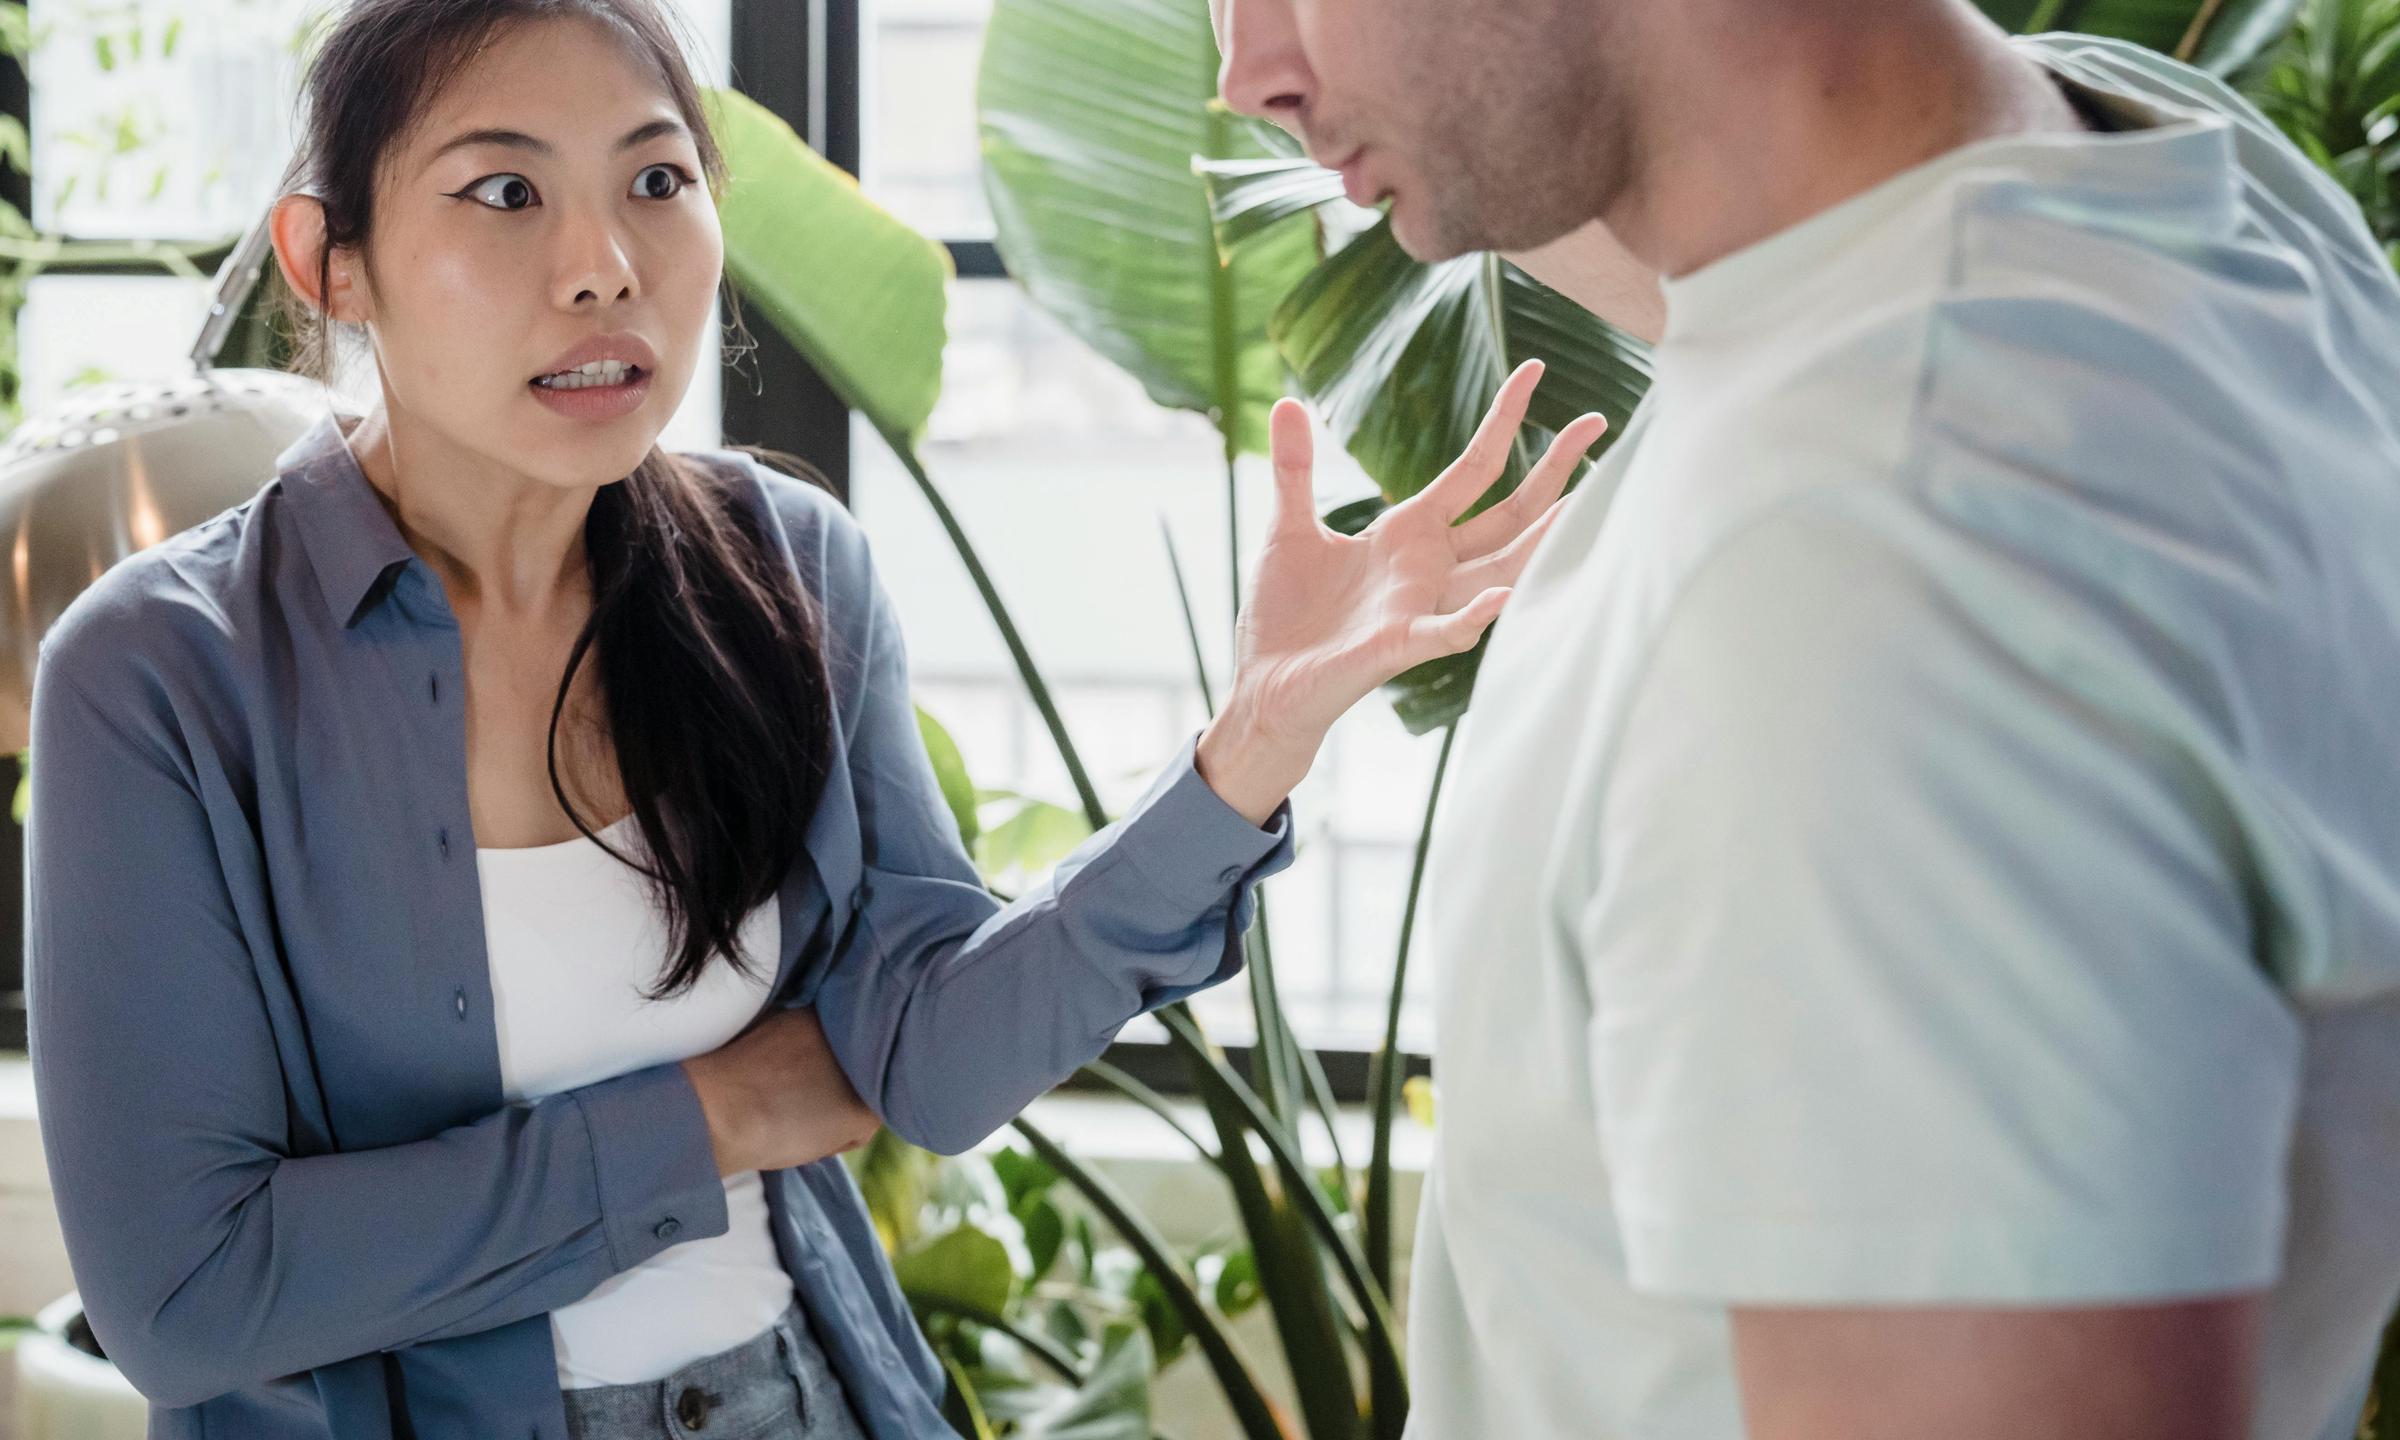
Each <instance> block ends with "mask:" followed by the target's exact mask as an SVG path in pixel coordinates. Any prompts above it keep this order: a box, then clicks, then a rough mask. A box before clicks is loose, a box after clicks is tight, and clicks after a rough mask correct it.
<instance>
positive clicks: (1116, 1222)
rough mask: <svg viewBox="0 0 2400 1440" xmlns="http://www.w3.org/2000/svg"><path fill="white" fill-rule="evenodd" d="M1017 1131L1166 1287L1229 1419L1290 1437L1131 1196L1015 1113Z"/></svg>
mask: <svg viewBox="0 0 2400 1440" xmlns="http://www.w3.org/2000/svg"><path fill="white" fill-rule="evenodd" d="M1015 1123H1016V1128H1017V1133H1018V1134H1020V1135H1022V1136H1024V1137H1025V1140H1026V1143H1027V1144H1029V1145H1031V1146H1032V1147H1033V1152H1034V1153H1035V1154H1036V1155H1039V1156H1040V1157H1041V1158H1042V1160H1043V1162H1044V1163H1045V1164H1047V1165H1049V1167H1050V1168H1051V1169H1053V1170H1056V1171H1057V1172H1058V1173H1059V1175H1060V1176H1061V1177H1062V1178H1064V1179H1065V1180H1066V1181H1067V1183H1069V1184H1071V1185H1073V1186H1074V1187H1075V1188H1076V1189H1077V1190H1078V1191H1080V1192H1081V1193H1082V1195H1083V1198H1084V1199H1086V1200H1088V1201H1090V1202H1091V1205H1092V1208H1093V1209H1095V1210H1097V1211H1099V1212H1100V1215H1101V1218H1102V1219H1105V1220H1106V1221H1108V1223H1109V1224H1110V1225H1112V1226H1114V1227H1115V1229H1116V1232H1117V1233H1118V1234H1119V1235H1120V1236H1123V1237H1124V1240H1125V1243H1126V1244H1127V1245H1130V1246H1132V1247H1133V1250H1134V1253H1135V1254H1137V1255H1139V1256H1141V1257H1142V1263H1143V1264H1144V1265H1147V1266H1149V1267H1150V1273H1151V1275H1152V1276H1153V1277H1155V1278H1156V1279H1157V1281H1158V1285H1159V1288H1160V1289H1161V1290H1163V1291H1165V1292H1166V1296H1167V1302H1168V1303H1169V1304H1171V1305H1173V1306H1174V1307H1175V1311H1176V1313H1177V1314H1178V1315H1180V1316H1181V1317H1182V1318H1183V1325H1184V1329H1185V1330H1187V1331H1189V1332H1190V1333H1191V1336H1192V1339H1193V1341H1194V1342H1195V1343H1197V1344H1198V1345H1199V1347H1200V1353H1201V1354H1203V1355H1205V1356H1206V1357H1208V1364H1209V1368H1210V1369H1211V1370H1212V1371H1214V1372H1215V1374H1216V1377H1217V1383H1218V1384H1219V1385H1220V1386H1222V1387H1223V1388H1224V1391H1225V1401H1226V1404H1227V1405H1228V1406H1230V1407H1231V1408H1232V1410H1233V1416H1234V1420H1235V1421H1236V1422H1237V1423H1238V1424H1239V1425H1240V1426H1241V1427H1242V1433H1243V1435H1245V1436H1247V1437H1248V1440H1291V1437H1290V1432H1289V1430H1288V1429H1287V1428H1286V1427H1285V1425H1284V1423H1283V1420H1282V1418H1281V1417H1280V1416H1278V1415H1277V1414H1276V1411H1275V1407H1274V1405H1273V1404H1272V1403H1271V1402H1270V1401H1268V1399H1267V1395H1266V1391H1265V1389H1264V1388H1263V1387H1261V1386H1260V1384H1259V1381H1258V1376H1257V1374H1256V1373H1255V1372H1254V1371H1252V1370H1251V1368H1250V1363H1249V1362H1248V1361H1247V1360H1245V1359H1243V1358H1242V1354H1241V1352H1240V1351H1239V1350H1237V1349H1235V1348H1234V1343H1233V1337H1232V1336H1231V1335H1229V1334H1227V1333H1226V1331H1225V1327H1224V1326H1223V1325H1222V1324H1221V1323H1220V1322H1219V1321H1218V1319H1217V1317H1216V1316H1215V1315H1214V1314H1212V1313H1211V1312H1210V1311H1209V1309H1208V1307H1207V1306H1205V1305H1203V1304H1202V1303H1201V1301H1200V1291H1199V1288H1198V1285H1197V1282H1195V1281H1194V1280H1193V1279H1192V1277H1191V1274H1190V1272H1188V1271H1186V1270H1185V1269H1184V1267H1183V1264H1182V1262H1180V1261H1178V1260H1177V1259H1176V1258H1175V1256H1174V1254H1173V1253H1172V1252H1171V1251H1169V1250H1168V1248H1167V1242H1166V1241H1165V1240H1164V1239H1163V1238H1162V1237H1161V1236H1160V1235H1159V1233H1158V1232H1157V1231H1156V1230H1154V1229H1152V1228H1151V1227H1150V1225H1149V1222H1147V1221H1145V1220H1143V1219H1142V1217H1141V1215H1140V1213H1139V1212H1137V1211H1136V1210H1135V1209H1134V1208H1133V1205H1132V1204H1131V1202H1129V1201H1128V1200H1126V1198H1125V1196H1124V1195H1123V1194H1122V1193H1121V1192H1119V1191H1118V1189H1117V1188H1116V1187H1115V1186H1114V1185H1111V1184H1110V1183H1109V1182H1108V1181H1106V1180H1104V1179H1102V1178H1101V1177H1100V1176H1099V1175H1098V1174H1097V1173H1096V1172H1094V1171H1092V1170H1090V1169H1087V1168H1086V1167H1085V1166H1084V1165H1083V1164H1082V1163H1081V1162H1079V1161H1077V1160H1076V1159H1075V1158H1074V1157H1073V1156H1071V1155H1069V1154H1068V1153H1067V1152H1066V1151H1064V1150H1062V1149H1060V1148H1059V1145H1058V1142H1057V1141H1055V1140H1052V1139H1051V1138H1050V1137H1049V1136H1048V1135H1046V1134H1044V1133H1043V1132H1042V1130H1041V1129H1040V1127H1038V1126H1036V1125H1035V1124H1034V1123H1033V1122H1032V1121H1030V1120H1027V1119H1025V1118H1023V1117H1022V1116H1020V1117H1018V1119H1017V1120H1016V1122H1015Z"/></svg>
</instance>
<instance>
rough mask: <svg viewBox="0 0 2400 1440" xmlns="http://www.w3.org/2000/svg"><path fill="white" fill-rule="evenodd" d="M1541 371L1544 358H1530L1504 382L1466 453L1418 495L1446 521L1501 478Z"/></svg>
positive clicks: (1464, 512) (1452, 518)
mask: <svg viewBox="0 0 2400 1440" xmlns="http://www.w3.org/2000/svg"><path fill="white" fill-rule="evenodd" d="M1542 370H1543V366H1542V362H1541V361H1539V360H1528V361H1526V362H1525V363H1524V364H1522V365H1519V366H1518V367H1517V368H1516V370H1515V371H1514V372H1512V373H1511V374H1510V375H1509V377H1508V379H1507V380H1506V381H1504V382H1502V383H1501V386H1500V393H1499V395H1498V396H1497V397H1495V398H1494V399H1493V401H1492V408H1491V409H1489V410H1487V411H1485V412H1484V416H1483V423H1482V424H1481V425H1479V426H1477V427H1476V429H1475V438H1474V439H1472V440H1470V441H1468V442H1467V453H1465V454H1464V455H1461V456H1459V457H1458V461H1457V463H1456V464H1453V465H1452V466H1451V467H1450V468H1449V469H1447V470H1444V471H1443V472H1442V473H1441V475H1440V477H1439V478H1437V479H1436V480H1435V481H1434V482H1433V483H1432V484H1431V485H1428V486H1426V487H1425V493H1424V494H1423V495H1421V496H1419V497H1418V498H1419V500H1420V501H1422V502H1423V503H1424V504H1425V505H1427V506H1429V507H1431V508H1432V509H1434V510H1436V511H1439V512H1440V514H1441V517H1442V521H1443V523H1444V524H1447V523H1449V522H1450V521H1453V520H1456V519H1457V518H1458V517H1459V516H1461V515H1464V514H1466V513H1467V510H1468V509H1469V507H1471V506H1473V505H1474V503H1475V500H1476V497H1478V496H1480V495H1482V494H1483V492H1484V491H1486V490H1489V489H1491V488H1492V482H1493V481H1495V480H1497V479H1499V478H1500V471H1501V468H1502V467H1503V466H1505V465H1506V464H1507V463H1508V450H1509V446H1511V445H1512V444H1514V443H1515V442H1516V438H1517V430H1518V429H1519V427H1521V426H1523V425H1524V423H1525V410H1526V407H1528V406H1530V405H1531V404H1532V403H1533V392H1534V389H1535V387H1536V386H1538V385H1540V384H1541V383H1542Z"/></svg>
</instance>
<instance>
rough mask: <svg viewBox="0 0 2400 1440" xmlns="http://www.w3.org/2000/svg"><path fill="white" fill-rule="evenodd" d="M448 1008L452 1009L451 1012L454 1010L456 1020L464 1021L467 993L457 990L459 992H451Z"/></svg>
mask: <svg viewBox="0 0 2400 1440" xmlns="http://www.w3.org/2000/svg"><path fill="white" fill-rule="evenodd" d="M450 1008H451V1009H453V1010H456V1011H457V1012H458V1018H459V1019H461V1020H464V1019H466V1018H467V992H466V991H464V990H459V991H455V992H453V993H452V994H451V996H450Z"/></svg>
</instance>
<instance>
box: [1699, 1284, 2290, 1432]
mask: <svg viewBox="0 0 2400 1440" xmlns="http://www.w3.org/2000/svg"><path fill="white" fill-rule="evenodd" d="M2259 1312H2260V1305H2259V1301H2258V1299H2257V1297H2255V1296H2238V1297H2233V1298H2225V1299H2207V1300H2194V1301H2188V1302H2184V1303H2177V1304H2159V1305H2106V1306H2079V1307H2075V1308H2059V1309H2046V1308H2011V1309H1997V1308H1974V1307H1962V1308H1927V1307H1907V1308H1874V1309H1822V1308H1783V1307H1776V1308H1764V1307H1742V1308H1737V1309H1736V1310H1735V1311H1734V1312H1733V1344H1734V1359H1735V1366H1736V1371H1737V1374H1738V1375H1739V1378H1740V1381H1741V1388H1742V1408H1743V1411H1744V1413H1745V1415H1746V1417H1747V1421H1748V1429H1749V1433H1750V1435H1751V1437H1752V1440H1921V1437H1924V1436H1928V1435H1939V1436H1941V1437H1943V1440H2088V1437H2093V1436H2107V1437H2109V1440H2243V1437H2245V1436H2247V1435H2248V1434H2249V1433H2250V1430H2249V1427H2250V1412H2251V1400H2252V1394H2253V1386H2254V1383H2255V1361H2256V1356H2257V1348H2258V1347H2257V1335H2258V1329H2259Z"/></svg>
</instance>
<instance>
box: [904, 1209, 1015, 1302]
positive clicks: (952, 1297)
mask: <svg viewBox="0 0 2400 1440" xmlns="http://www.w3.org/2000/svg"><path fill="white" fill-rule="evenodd" d="M892 1272H893V1273H894V1274H895V1275H897V1276H899V1277H900V1288H901V1290H902V1291H904V1292H905V1293H906V1294H907V1295H908V1296H909V1297H910V1298H911V1300H912V1301H914V1302H916V1303H920V1304H923V1303H945V1302H946V1303H950V1304H956V1305H961V1306H964V1307H966V1308H968V1309H971V1310H980V1311H983V1312H985V1313H988V1314H992V1315H997V1314H1000V1313H1001V1312H1002V1311H1004V1310H1006V1309H1007V1308H1008V1301H1009V1297H1010V1296H1011V1295H1013V1294H1015V1293H1016V1288H1017V1270H1016V1266H1015V1265H1014V1264H1013V1263H1012V1262H1011V1261H1010V1259H1009V1254H1008V1246H1007V1245H1006V1244H1005V1243H1004V1242H1002V1241H1001V1239H1000V1238H999V1237H998V1236H996V1235H994V1234H992V1233H991V1232H990V1231H987V1230H984V1229H981V1228H979V1227H977V1226H974V1225H960V1226H957V1227H956V1228H954V1229H951V1230H947V1231H944V1232H943V1233H942V1234H940V1235H936V1236H934V1237H932V1238H931V1239H928V1240H923V1241H919V1242H918V1243H917V1244H915V1245H911V1246H910V1247H908V1248H907V1249H906V1250H903V1251H901V1252H900V1253H899V1254H898V1255H897V1256H895V1257H893V1260H892Z"/></svg>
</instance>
